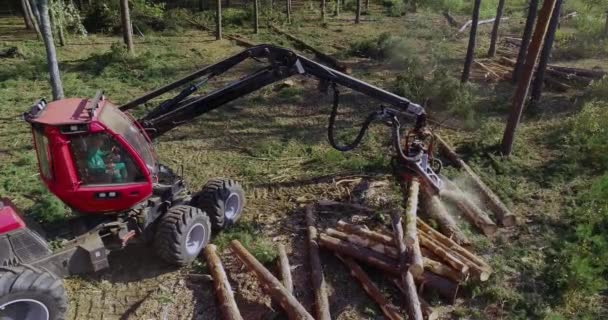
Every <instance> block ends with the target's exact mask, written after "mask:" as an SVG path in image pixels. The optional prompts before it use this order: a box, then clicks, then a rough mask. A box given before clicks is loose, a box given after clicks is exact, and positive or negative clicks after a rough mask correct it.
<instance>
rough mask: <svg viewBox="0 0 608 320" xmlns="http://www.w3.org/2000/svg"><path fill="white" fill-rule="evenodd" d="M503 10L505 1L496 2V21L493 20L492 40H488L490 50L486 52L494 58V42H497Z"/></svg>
mask: <svg viewBox="0 0 608 320" xmlns="http://www.w3.org/2000/svg"><path fill="white" fill-rule="evenodd" d="M504 10H505V0H499V1H498V8H496V20H494V26H493V27H492V38H491V39H490V49H489V50H488V56H489V57H494V56H495V55H496V42H498V29H499V27H500V20H501V19H502V14H503V12H504Z"/></svg>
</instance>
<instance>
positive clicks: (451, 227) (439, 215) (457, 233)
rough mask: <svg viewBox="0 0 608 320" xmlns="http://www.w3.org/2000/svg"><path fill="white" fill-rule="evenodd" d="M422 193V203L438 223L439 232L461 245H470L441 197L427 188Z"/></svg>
mask: <svg viewBox="0 0 608 320" xmlns="http://www.w3.org/2000/svg"><path fill="white" fill-rule="evenodd" d="M422 191H423V192H422V201H423V204H424V208H425V209H426V213H427V214H428V215H429V217H430V218H431V219H433V220H435V221H436V222H437V224H438V225H439V230H440V231H441V232H442V233H443V234H445V235H446V236H448V237H450V238H452V239H454V241H456V242H457V243H459V244H470V243H471V242H470V241H469V240H468V239H467V238H466V237H465V235H464V234H463V233H462V231H461V230H460V228H459V227H458V225H457V224H456V221H455V220H454V218H453V217H452V216H451V215H450V214H449V213H448V210H447V209H446V208H445V206H444V205H443V203H441V200H440V199H439V197H438V196H436V195H434V194H432V192H431V191H430V190H428V189H427V188H423V190H422ZM418 220H420V219H418Z"/></svg>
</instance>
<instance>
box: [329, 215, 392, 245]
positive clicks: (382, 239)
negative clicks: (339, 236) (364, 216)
mask: <svg viewBox="0 0 608 320" xmlns="http://www.w3.org/2000/svg"><path fill="white" fill-rule="evenodd" d="M336 228H337V229H338V230H340V231H342V232H347V233H351V234H356V235H360V236H362V237H366V238H369V239H372V240H374V241H376V242H379V243H383V244H386V245H389V246H392V245H395V242H394V240H393V237H391V236H388V235H386V234H383V233H380V232H376V231H372V230H369V229H367V228H364V227H362V226H358V225H355V224H350V223H348V222H345V221H344V220H339V221H338V223H337V225H336Z"/></svg>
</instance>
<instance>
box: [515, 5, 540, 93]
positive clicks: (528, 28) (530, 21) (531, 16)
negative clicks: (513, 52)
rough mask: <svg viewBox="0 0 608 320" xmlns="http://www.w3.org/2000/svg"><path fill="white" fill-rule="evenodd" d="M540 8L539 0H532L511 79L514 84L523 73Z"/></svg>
mask: <svg viewBox="0 0 608 320" xmlns="http://www.w3.org/2000/svg"><path fill="white" fill-rule="evenodd" d="M537 10H538V0H530V6H529V8H528V17H527V18H526V25H525V26H524V34H523V35H522V37H521V46H520V47H519V53H518V54H517V62H516V63H515V68H513V76H512V77H511V80H512V81H513V84H516V83H517V81H518V80H519V77H520V75H521V71H522V68H523V65H524V60H525V59H526V53H527V52H528V47H529V46H530V37H532V31H533V30H534V21H535V20H536V14H537Z"/></svg>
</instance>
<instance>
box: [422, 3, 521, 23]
mask: <svg viewBox="0 0 608 320" xmlns="http://www.w3.org/2000/svg"><path fill="white" fill-rule="evenodd" d="M498 1H499V0H484V1H481V7H480V9H479V15H480V17H481V18H482V19H483V18H489V17H494V16H495V15H496V7H497V6H498ZM474 2H475V1H466V0H422V1H419V5H420V6H422V7H426V8H429V9H431V10H433V11H436V12H444V11H449V12H453V13H457V14H462V15H466V16H471V13H472V12H473V5H474ZM526 4H527V1H526V0H513V1H507V8H506V10H505V11H507V12H508V11H509V8H513V7H519V8H522V7H524V6H525V5H526Z"/></svg>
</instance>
